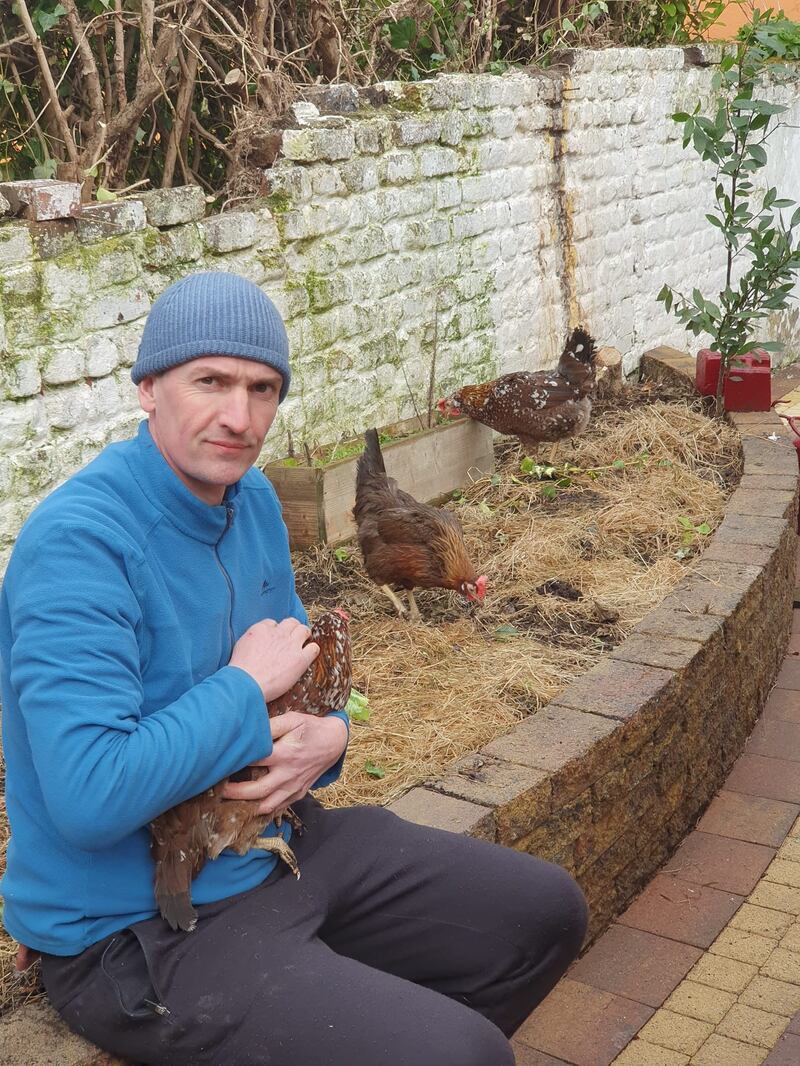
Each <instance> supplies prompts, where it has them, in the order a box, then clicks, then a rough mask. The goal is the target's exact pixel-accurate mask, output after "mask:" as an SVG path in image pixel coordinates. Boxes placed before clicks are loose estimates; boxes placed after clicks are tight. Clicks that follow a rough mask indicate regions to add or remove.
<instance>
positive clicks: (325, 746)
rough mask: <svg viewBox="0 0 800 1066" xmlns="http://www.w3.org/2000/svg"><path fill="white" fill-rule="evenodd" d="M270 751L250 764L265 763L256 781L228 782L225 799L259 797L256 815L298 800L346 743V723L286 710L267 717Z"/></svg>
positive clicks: (334, 759)
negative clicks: (265, 768)
mask: <svg viewBox="0 0 800 1066" xmlns="http://www.w3.org/2000/svg"><path fill="white" fill-rule="evenodd" d="M270 726H271V728H272V740H273V746H272V754H271V755H270V756H268V757H267V758H266V759H258V760H257V761H256V762H254V763H252V764H251V765H252V766H268V767H269V773H268V774H264V776H263V777H260V778H259V779H258V780H257V781H236V782H234V781H229V782H228V784H227V785H225V788H224V790H223V796H224V798H225V799H248V800H259V801H260V802H259V804H258V812H259V814H274V813H275V811H280V810H283V809H284V808H285V807H288V806H289V805H290V804H292V803H294V802H295V801H296V800H299V799H302V797H303V796H305V794H306V792H308V790H309V788H311V786H312V785H313V784H314V782H315V781H316V780H317V778H318V777H319V776H320V775H321V774H322V773H324V772H325V770H328V769H329V768H330V767H331V766H333V764H334V763H335V762H336V760H337V759H338V758H339V756H340V755H341V754H342V752H343V751H344V749H345V745H346V744H347V726H346V725H345V723H344V722H343V721H342V719H341V718H337V717H334V716H333V715H330V716H325V717H322V718H318V717H317V716H316V715H313V714H300V713H299V712H297V711H287V712H286V714H281V715H278V717H277V718H271V719H270Z"/></svg>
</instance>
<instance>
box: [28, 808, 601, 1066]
mask: <svg viewBox="0 0 800 1066" xmlns="http://www.w3.org/2000/svg"><path fill="white" fill-rule="evenodd" d="M296 810H297V811H298V813H299V814H301V816H302V818H303V820H304V821H305V823H306V830H305V832H304V833H303V835H302V836H301V837H299V838H298V837H297V836H295V838H294V839H293V841H292V844H293V847H294V849H295V852H296V854H297V857H298V860H299V863H300V867H301V870H302V876H301V878H300V880H299V881H296V880H295V878H294V877H293V876H292V875H291V874H289V873H288V872H285V869H284V868H283V866H282V865H281V867H280V868H279V869H277V870H275V871H274V872H273V874H272V875H271V876H270V877H269V878H268V879H267V881H265V882H264V884H263V885H261V886H259V887H258V888H256V889H253V890H251V891H249V892H245V893H242V894H240V895H238V896H234V897H231V898H230V899H227V900H223V901H221V902H219V903H210V904H206V905H203V906H200V907H199V908H198V911H199V914H200V919H199V922H198V925H197V929H196V930H195V931H194V932H193V933H183V932H177V933H174V932H172V931H171V930H170V929H169V927H168V926H167V925H166V923H165V922H163V921H162V920H161V919H160V918H152V919H150V920H148V921H145V922H139V923H137V924H136V925H134V926H131V927H130V928H129V929H124V930H122V931H121V932H119V933H117V934H115V935H113V936H110V937H107V938H106V939H105V940H103V941H101V942H100V943H98V944H95V945H93V946H92V947H90V948H87V950H86V951H84V952H82V953H81V954H80V955H76V956H72V957H69V958H60V957H58V956H54V955H46V956H44V957H43V960H42V974H43V978H44V984H45V987H46V989H47V993H48V995H49V997H50V1000H51V1002H52V1003H53V1005H54V1007H55V1008H56V1010H58V1011H59V1013H60V1014H61V1015H62V1017H63V1018H64V1019H65V1020H66V1021H67V1023H68V1024H69V1025H70V1026H71V1027H72V1028H73V1029H74V1030H76V1031H77V1032H78V1033H81V1034H82V1035H84V1036H86V1037H87V1038H88V1039H89V1040H91V1041H93V1042H94V1043H96V1044H98V1045H99V1046H100V1047H101V1048H104V1049H105V1050H107V1051H110V1052H112V1053H115V1054H117V1055H120V1056H123V1057H126V1058H128V1059H132V1060H134V1061H135V1062H136V1063H148V1064H150V1063H152V1064H157V1066H261V1064H266V1063H269V1064H271V1066H356V1064H357V1066H513V1063H514V1056H513V1053H512V1050H511V1046H510V1044H509V1043H508V1040H507V1039H506V1037H507V1036H510V1035H511V1033H513V1032H514V1030H515V1029H516V1028H517V1026H518V1025H519V1024H520V1023H521V1022H522V1021H523V1019H524V1018H525V1017H527V1015H528V1014H529V1012H530V1011H531V1010H532V1009H533V1007H535V1006H536V1004H537V1003H538V1002H539V1001H540V1000H541V999H543V998H544V996H545V995H546V994H547V993H548V992H549V991H550V989H551V988H552V987H553V985H554V984H555V983H556V981H557V980H558V978H559V977H560V976H561V974H562V973H563V972H564V971H565V970H566V968H567V966H568V965H569V963H570V962H571V961H572V959H573V958H575V956H576V955H577V953H578V951H579V949H580V946H581V943H582V941H583V937H584V934H585V930H586V905H585V902H584V899H583V896H582V894H581V892H580V890H579V889H578V887H577V885H576V884H575V882H574V881H573V880H572V878H570V877H569V875H568V874H567V873H565V872H564V871H563V870H562V869H560V868H559V867H557V866H553V865H551V864H550V863H546V862H543V861H541V860H538V859H535V858H532V857H531V856H529V855H524V854H521V853H520V852H516V851H513V850H510V849H508V848H501V847H497V846H495V845H492V844H487V843H485V842H484V841H480V840H473V839H471V838H469V837H463V836H460V835H457V834H454V833H446V832H442V831H441V830H434V829H428V828H425V827H422V826H418V825H414V824H412V823H410V822H406V821H403V820H402V819H400V818H398V817H396V816H395V815H393V814H391V813H389V812H388V811H385V810H383V809H382V808H379V807H355V808H349V809H346V810H325V809H323V808H322V807H320V806H319V805H318V804H317V803H316V802H315V801H313V800H309V799H306V800H304V801H302V802H301V803H299V804H297V805H296ZM504 1034H505V1035H504Z"/></svg>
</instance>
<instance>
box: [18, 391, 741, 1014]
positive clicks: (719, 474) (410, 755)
mask: <svg viewBox="0 0 800 1066" xmlns="http://www.w3.org/2000/svg"><path fill="white" fill-rule="evenodd" d="M659 395H660V394H659V390H658V389H655V388H653V387H652V386H651V387H649V388H648V387H643V386H638V387H628V388H626V389H625V390H624V392H623V395H622V397H621V398H620V399H619V400H618V401H617V402H616V404H615V405H614V406H613V407H608V406H606V407H596V412H595V415H594V417H593V422H592V426H591V427H590V430H589V432H588V433H587V434H586V435H585V436H584V437H582V438H579V439H577V440H574V441H566V442H564V443H562V444H559V445H544V446H543V447H542V449H541V451H540V453H539V454H538V456H536V461H537V462H538V463H540V464H542V465H547V464H549V465H552V466H554V467H555V468H556V470H555V474H556V475H559V474H560V475H562V478H561V482H562V483H561V485H560V487H559V485H558V479H557V478H556V477H555V476H546V477H544V478H543V479H541V478H540V477H537V476H535V473H531V472H527V473H525V472H523V471H522V470H521V469H520V465H521V463H522V461H523V460H524V458H525V456H524V452H523V451H522V450H521V449H520V447H519V446H518V445H517V444H514V443H511V442H509V441H508V440H506V439H504V438H497V441H498V443H497V455H498V464H497V471H496V473H495V474H494V475H493V476H492V477H491V478H482V479H480V480H478V481H475V483H474V484H471V485H469V486H468V487H466V488H465V490H464V494H463V497H462V498H461V499H460V500H458V501H450V502H449V503H448V504H447V506H448V507H450V508H451V509H453V510H455V511H456V513H457V514H458V516H459V518H460V519H461V522H462V524H463V526H464V530H465V534H466V539H467V543H468V546H469V549H470V552H471V555H472V558H473V560H474V561H475V564H476V566H477V567H478V571H479V572H481V573H485V574H486V575H487V577H488V579H489V592H488V594H487V597H486V600H485V602H484V603H483V604H482V605H480V606H476V607H470V606H466V605H465V604H464V603H463V601H462V600H461V598H460V597H458V596H457V595H455V594H452V593H449V592H443V591H420V592H419V593H418V596H417V600H418V603H419V606H420V609H421V611H422V614H423V621H422V622H421V623H419V624H413V623H410V622H408V621H406V620H404V619H399V618H398V617H397V615H396V613H395V611H394V608H393V607H392V605H391V604H390V603H389V601H388V599H386V598H385V597H384V596H383V595H382V593H380V592H379V591H378V589H376V588H375V586H374V585H372V584H371V582H370V581H369V579H368V578H367V577H366V575H365V574H364V571H363V568H362V566H361V561H360V557H359V554H358V550H357V548H353V547H352V546H346V547H345V548H343V549H342V548H340V549H338V550H334V549H331V548H327V547H326V548H319V549H316V550H311V551H307V552H304V553H302V554H298V555H296V557H295V566H296V572H297V587H298V591H299V593H300V597H301V599H302V600H303V601H304V602H305V603H306V605H307V606H308V608H309V613H310V614H311V615H312V617H313V616H314V615H315V614H316V613H318V612H319V611H320V610H322V609H324V608H326V607H330V606H334V605H341V606H345V607H347V608H348V610H349V611H350V613H351V631H352V636H353V650H354V664H355V684H356V687H357V688H358V689H359V690H360V691H361V692H363V693H365V694H366V695H367V696H368V698H369V705H370V714H369V720H368V721H367V722H363V723H359V722H354V723H353V726H352V729H351V738H350V747H349V751H348V758H347V760H346V763H345V770H344V773H343V774H342V778H341V779H340V781H339V782H337V784H335V785H334V786H333V787H331V788H329V789H326V790H325V792H324V793H323V794H322V798H324V800H325V802H326V803H329V804H332V805H336V806H341V805H344V804H350V803H362V802H363V803H387V802H390V801H391V800H392V799H394V798H395V797H396V796H399V795H400V794H402V793H403V792H405V791H406V790H407V789H408V788H409V787H410V786H412V785H414V784H417V783H419V782H421V781H424V780H426V779H428V778H430V777H433V776H436V775H438V774H440V773H441V771H442V770H443V769H444V768H445V767H446V766H447V765H448V764H449V763H451V762H452V761H453V760H454V759H457V758H458V757H460V756H462V755H465V754H466V753H468V752H470V751H474V750H475V749H476V748H478V747H480V746H481V745H483V744H484V743H486V742H487V741H488V740H489V739H491V738H492V737H495V736H497V735H498V734H500V733H502V732H504V731H506V730H508V729H509V728H511V726H512V725H513V724H514V723H515V722H517V721H519V720H520V719H521V718H523V717H524V716H526V715H528V714H530V713H534V712H535V711H536V710H537V709H538V708H539V707H541V706H542V705H543V704H545V703H547V701H548V700H550V699H551V698H552V697H553V696H555V695H556V694H557V693H558V692H560V691H561V690H562V689H563V688H564V687H565V686H566V685H567V684H569V682H570V681H571V680H572V679H573V678H574V677H576V676H577V675H579V674H581V673H582V672H584V671H585V670H587V669H588V668H589V667H590V666H591V665H592V664H593V663H595V662H596V661H597V659H598V658H599V656H600V655H601V654H602V653H603V651H604V650H606V649H608V648H610V647H613V646H614V645H616V644H618V643H619V642H620V641H621V640H623V639H624V637H625V635H626V634H627V633H628V632H629V631H630V629H631V628H632V627H633V626H634V625H635V624H636V622H637V621H638V620H639V619H641V618H642V617H643V616H644V615H645V614H646V613H647V612H648V611H649V610H650V609H651V608H652V607H653V606H654V605H656V604H657V603H658V602H659V601H660V600H661V599H662V598H663V597H664V595H665V594H666V593H667V592H669V591H670V589H672V588H673V587H674V586H675V585H676V584H677V582H678V581H679V580H680V579H681V577H682V576H683V574H684V573H685V571H686V567H687V565H690V564H691V561H692V559H693V558H696V556H697V554H698V553H699V552H700V551H701V550H702V545H703V542H704V540H705V539H707V535H704V534H701V533H697V534H690V535H687V534H686V533H685V530H684V528H683V525H682V524H681V521H680V519H690V520H691V522H692V523H693V524H694V525H695V526H700V525H701V524H702V523H707V524H708V526H709V527H710V528H712V529H713V528H714V526H715V525H716V524H717V523H718V522H719V520H720V518H721V516H722V513H723V507H724V503H725V499H726V497H727V495H728V494H729V492H730V491H731V488H732V487H733V484H734V483H735V481H736V480H737V479H738V474H739V446H738V438H737V436H736V434H735V433H734V432H733V431H732V430H731V429H729V428H728V427H727V426H726V425H725V424H724V423H721V422H718V421H713V420H711V419H709V418H707V417H705V415H704V414H703V413H702V410H701V409H700V408H699V407H690V406H687V404H686V403H685V402H683V401H681V402H670V401H669V400H668V399H667V400H666V401H665V400H664V399H663V398H659ZM565 464H569V466H570V468H571V469H570V470H569V471H568V472H567V474H566V478H568V480H569V484H564V483H563V482H564V477H563V475H564V469H565ZM529 465H530V464H525V466H526V467H527V466H529ZM572 468H579V470H578V471H576V470H574V469H572ZM580 471H584V472H580ZM587 471H588V472H587ZM539 473H540V474H541V473H542V472H541V471H540V472H539ZM547 486H552V488H547ZM543 490H544V492H545V493H549V494H550V495H551V496H552V497H553V498H550V499H548V498H547V496H546V495H543ZM686 540H690V541H691V543H688V544H687V543H684V542H685V541H686ZM676 553H678V554H679V555H682V556H683V558H677V557H676ZM0 774H2V763H0ZM378 775H382V776H378ZM0 784H2V781H1V779H0ZM1 803H2V801H1V800H0V841H5V839H6V837H7V834H8V827H7V823H6V821H5V814H4V809H3V808H2V805H1ZM3 852H4V849H3ZM2 867H3V855H2V853H0V872H2ZM15 951H16V945H15V944H14V943H13V942H12V941H11V939H10V938H9V937H8V936H6V935H5V934H4V933H2V932H1V931H0V1013H2V1012H3V1011H4V1010H7V1009H10V1008H11V1007H15V1006H19V1005H20V1004H21V1003H22V1002H25V1001H26V1000H29V999H31V998H33V997H34V996H36V995H37V994H40V993H41V989H40V988H39V986H38V984H37V979H36V974H35V970H34V973H33V974H31V975H30V976H26V977H24V978H23V979H22V980H21V981H18V980H17V979H16V978H15V977H14V976H13V967H12V962H13V957H14V953H15Z"/></svg>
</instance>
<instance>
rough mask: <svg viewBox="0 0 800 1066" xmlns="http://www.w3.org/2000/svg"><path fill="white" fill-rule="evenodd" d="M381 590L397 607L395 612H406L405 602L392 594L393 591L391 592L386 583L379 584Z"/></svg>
mask: <svg viewBox="0 0 800 1066" xmlns="http://www.w3.org/2000/svg"><path fill="white" fill-rule="evenodd" d="M381 592H382V593H383V594H384V596H388V597H389V599H390V600H391V601H392V603H393V604H394V605H395V607H396V608H397V613H398V614H405V613H406V608H405V604H404V603H403V601H402V600H401V599H400V598H399V597H398V596H396V595H395V594H394V592H392V590H391V589H390V588H389V586H388V585H381Z"/></svg>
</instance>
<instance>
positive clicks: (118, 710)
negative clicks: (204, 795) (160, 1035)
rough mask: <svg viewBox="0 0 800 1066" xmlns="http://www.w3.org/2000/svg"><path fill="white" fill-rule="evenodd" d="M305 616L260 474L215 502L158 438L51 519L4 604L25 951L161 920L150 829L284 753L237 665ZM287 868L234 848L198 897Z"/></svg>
mask: <svg viewBox="0 0 800 1066" xmlns="http://www.w3.org/2000/svg"><path fill="white" fill-rule="evenodd" d="M289 616H294V617H295V618H298V619H300V620H302V621H305V620H306V615H305V611H304V610H303V607H302V604H301V603H300V601H299V599H298V598H297V595H296V593H295V587H294V575H293V573H292V569H291V562H290V557H289V546H288V539H287V535H286V527H285V526H284V524H283V520H282V518H281V514H280V507H279V504H278V501H277V498H276V496H275V492H274V490H273V488H272V486H271V485H270V484H269V482H268V481H267V480H266V478H265V477H264V476H263V475H262V474H261V473H260V472H259V471H257V470H255V469H253V470H250V471H249V472H248V473H247V474H246V475H245V477H244V478H242V480H241V481H240V482H238V483H237V484H236V485H233V486H231V487H230V488H229V489H228V491H227V493H226V497H225V501H224V503H223V504H221V505H220V506H217V507H214V506H210V505H209V504H206V503H204V502H202V501H201V500H199V499H198V498H197V497H195V496H194V495H193V494H192V493H191V492H189V490H188V489H187V488H186V487H185V486H184V485H183V483H182V482H181V481H180V479H179V478H178V477H177V476H176V475H175V474H174V473H173V471H172V470H171V469H170V467H169V466H168V465H167V463H166V462H165V461H164V459H163V457H162V455H161V453H160V452H159V450H158V448H157V447H156V446H155V444H154V442H153V439H152V437H151V436H150V431H149V428H148V425H147V422H142V424H141V425H140V427H139V432H138V435H137V437H136V438H135V439H134V440H131V441H127V442H125V443H123V444H114V445H110V446H109V447H107V448H106V449H105V450H104V451H103V452H102V453H101V454H100V455H99V456H98V457H97V459H95V460H94V461H93V462H92V463H90V464H89V465H88V466H87V467H86V468H85V469H84V470H82V471H81V472H80V473H78V474H76V475H75V476H74V477H72V478H71V479H70V480H69V481H67V482H66V483H65V484H64V485H62V486H61V487H60V488H58V489H57V490H56V491H55V492H53V493H52V494H51V495H50V496H48V497H47V499H46V500H45V501H44V502H43V503H42V504H41V505H40V506H39V507H38V508H37V509H36V510H35V511H34V513H33V514H32V515H31V517H30V518H29V519H28V521H27V523H26V524H25V526H24V528H23V530H22V532H21V533H20V535H19V538H18V540H17V543H16V545H15V548H14V552H13V554H12V557H11V561H10V563H9V566H8V570H7V572H6V576H5V579H4V582H3V588H2V594H1V595H0V683H1V686H2V700H3V716H2V726H3V748H4V752H5V759H6V796H7V805H8V816H9V821H10V824H11V842H10V845H9V849H8V868H7V871H6V874H5V876H4V877H3V880H2V885H1V887H0V891H2V895H3V898H4V908H5V911H4V924H5V926H6V928H7V929H8V931H9V932H10V933H11V935H12V936H13V937H14V938H15V939H17V940H19V941H20V942H21V943H23V944H26V945H27V946H28V947H30V948H36V949H38V950H40V951H46V952H49V953H51V954H54V955H73V954H77V953H78V952H80V951H82V950H83V949H84V948H86V947H88V946H89V945H90V944H92V943H95V942H96V941H98V940H100V939H102V938H103V937H104V936H107V935H109V934H110V933H112V932H115V931H116V930H118V929H122V928H124V927H125V926H127V925H130V924H131V923H133V922H137V921H140V920H142V919H144V918H149V917H152V916H153V915H154V914H155V913H156V907H155V903H154V898H153V861H152V858H151V855H150V848H149V839H150V837H149V830H148V828H147V825H148V823H149V821H150V820H151V819H152V818H154V817H155V816H156V815H158V814H160V813H161V812H162V811H165V810H167V809H168V808H169V807H172V806H173V805H174V804H176V803H178V802H180V801H181V800H184V799H187V798H188V797H189V796H194V795H196V794H197V793H199V792H202V791H203V790H204V789H206V788H208V787H209V786H211V785H213V784H214V783H215V782H217V781H219V780H220V779H221V778H223V777H225V776H226V775H227V774H230V773H233V772H234V771H235V770H238V769H240V768H241V767H243V766H245V765H247V764H248V763H250V762H253V761H254V760H255V759H260V758H262V757H264V756H266V755H268V754H269V753H270V752H271V750H272V739H271V734H270V729H269V719H268V716H267V713H266V710H265V706H264V699H263V696H262V694H261V690H260V689H259V687H258V685H257V684H256V682H255V681H254V680H253V679H252V678H251V677H250V676H249V675H248V674H246V673H245V672H244V671H243V670H240V669H238V668H237V667H232V666H228V665H226V664H227V663H228V661H229V659H230V655H231V650H232V648H233V645H234V642H235V641H236V640H237V639H238V638H239V637H240V636H241V635H242V633H243V632H244V631H245V630H246V629H247V628H248V627H249V626H251V625H252V624H253V623H254V622H257V621H260V620H261V619H263V618H274V619H276V620H280V619H283V618H287V617H289ZM343 717H345V720H346V716H343ZM340 768H341V760H340V761H339V763H337V765H336V766H334V767H332V768H331V770H329V771H328V772H327V773H326V774H324V775H323V777H321V778H320V780H319V781H317V782H316V786H321V785H324V784H328V783H330V782H331V781H333V780H335V779H336V777H338V774H339V770H340ZM316 786H315V787H316ZM277 831H278V830H277V829H276V827H275V826H274V824H271V825H270V826H269V827H268V829H267V831H266V834H267V835H272V834H274V833H276V832H277ZM283 832H284V835H285V836H286V837H287V839H288V836H289V834H290V832H291V830H290V827H289V826H288V825H287V824H286V822H285V821H284V824H283ZM276 861H277V860H276V858H275V856H274V855H271V854H270V853H268V852H263V851H251V852H249V853H248V854H247V855H244V856H238V855H235V854H233V853H232V852H229V851H226V852H223V854H222V855H221V856H220V858H219V859H217V860H216V861H215V862H209V863H207V864H206V866H205V868H204V869H203V870H202V871H201V873H200V875H199V876H198V877H197V878H196V879H195V881H194V885H193V891H192V899H193V901H194V902H195V903H207V902H209V901H212V900H217V899H223V898H225V897H227V896H231V895H234V894H235V893H237V892H242V891H244V890H246V889H249V888H253V887H254V886H255V885H257V884H259V883H260V882H261V881H263V880H264V878H265V877H267V876H268V874H269V873H270V872H271V870H272V869H273V867H274V865H275V862H276Z"/></svg>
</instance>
